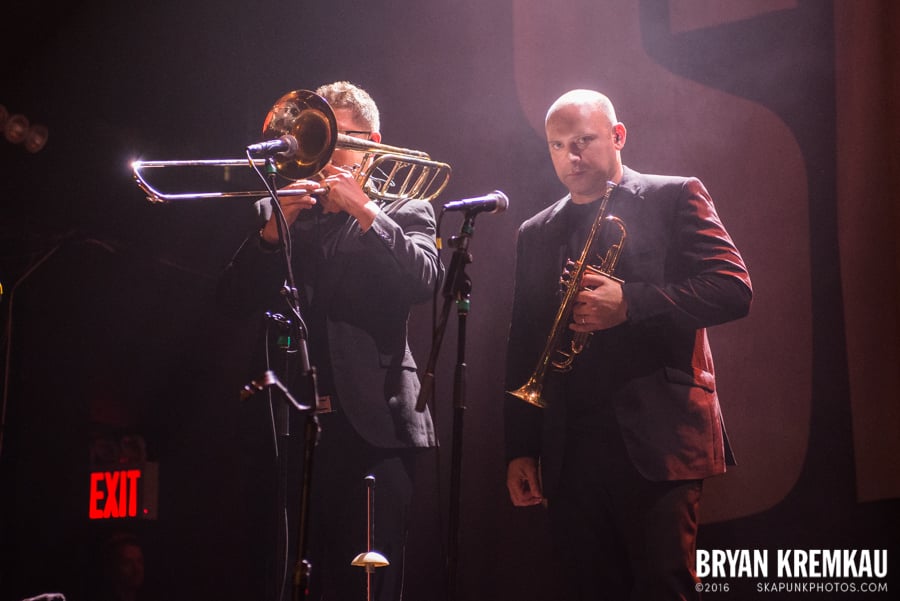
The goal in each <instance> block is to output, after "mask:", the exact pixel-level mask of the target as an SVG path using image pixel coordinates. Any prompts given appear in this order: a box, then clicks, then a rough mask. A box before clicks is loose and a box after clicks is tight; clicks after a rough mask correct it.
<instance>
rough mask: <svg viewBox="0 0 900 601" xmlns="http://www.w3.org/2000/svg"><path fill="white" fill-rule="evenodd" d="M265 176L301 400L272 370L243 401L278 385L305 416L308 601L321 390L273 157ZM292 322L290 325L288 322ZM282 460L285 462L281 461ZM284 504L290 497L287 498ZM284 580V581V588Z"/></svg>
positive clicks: (303, 573)
mask: <svg viewBox="0 0 900 601" xmlns="http://www.w3.org/2000/svg"><path fill="white" fill-rule="evenodd" d="M265 165H266V175H267V176H268V180H266V179H265V178H263V181H264V182H265V183H266V187H267V188H268V191H269V195H270V199H271V202H272V213H273V216H274V217H275V218H276V223H277V225H278V238H279V243H280V245H281V251H282V256H283V258H284V264H285V272H286V277H285V288H284V289H283V290H282V296H283V298H284V299H285V302H286V303H287V305H288V308H289V309H290V312H291V314H292V315H293V316H294V317H295V318H296V324H295V330H294V331H295V332H296V333H297V337H296V340H297V350H296V353H297V356H298V358H299V361H300V366H299V367H300V373H299V377H300V378H301V380H300V382H301V400H302V401H303V402H299V401H297V400H296V399H295V398H294V397H293V396H292V395H291V394H290V392H289V391H288V389H287V388H286V387H285V386H284V385H282V384H281V382H279V381H278V378H277V377H276V376H275V374H274V373H272V372H271V370H268V371H266V373H265V374H263V378H262V382H261V383H260V382H256V381H253V382H251V383H250V384H249V385H247V386H245V387H244V391H242V393H241V396H242V398H247V397H248V396H250V395H251V394H253V393H254V392H255V391H256V390H262V389H264V388H268V387H270V386H275V387H276V388H277V389H278V390H279V391H280V392H281V394H282V396H283V397H284V398H285V399H286V400H287V401H288V402H289V403H290V404H291V405H292V406H293V407H294V408H295V409H296V410H297V411H299V412H300V413H302V414H303V415H305V416H306V422H305V426H304V441H303V465H302V467H303V479H302V482H301V490H300V511H299V518H298V521H297V560H296V563H295V565H294V571H293V577H292V585H293V586H292V594H291V599H292V601H305V599H306V598H307V595H308V593H309V575H310V571H311V565H310V562H309V561H308V560H307V558H306V554H307V549H308V538H309V513H310V498H311V492H312V475H313V466H314V457H315V448H316V445H317V444H318V438H319V433H320V431H321V430H320V427H319V420H318V417H317V416H316V402H317V400H318V389H317V383H316V369H315V367H312V366H310V363H309V353H308V349H307V344H306V342H307V328H306V324H305V322H304V320H303V317H302V315H301V312H300V298H299V294H298V292H297V286H296V284H295V283H294V274H293V269H292V267H291V250H290V247H291V242H290V237H289V236H290V231H289V227H288V224H287V222H286V220H285V218H284V213H283V212H282V210H281V205H280V204H279V202H278V194H277V190H276V174H277V170H276V168H275V162H274V160H273V159H272V158H271V157H270V158H267V159H266V163H265ZM288 323H290V322H288ZM284 421H285V423H284V424H283V431H282V434H283V435H284V436H290V426H289V422H290V420H289V419H285V420H284ZM282 461H283V459H282ZM285 501H287V496H286V495H285ZM283 584H284V581H283V580H282V586H283ZM279 601H283V593H282V594H280V595H279Z"/></svg>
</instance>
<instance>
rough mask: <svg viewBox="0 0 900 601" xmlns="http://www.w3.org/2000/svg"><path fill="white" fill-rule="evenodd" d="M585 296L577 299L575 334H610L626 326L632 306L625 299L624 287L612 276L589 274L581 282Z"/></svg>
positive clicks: (581, 293)
mask: <svg viewBox="0 0 900 601" xmlns="http://www.w3.org/2000/svg"><path fill="white" fill-rule="evenodd" d="M581 285H582V286H583V288H582V290H581V292H579V293H578V294H577V295H576V296H575V306H574V307H573V309H572V323H571V324H569V329H571V330H573V331H575V332H593V331H595V330H607V329H609V328H612V327H614V326H617V325H619V324H620V323H624V322H625V320H626V319H627V312H628V303H626V302H625V297H624V296H622V283H621V282H620V281H618V280H616V279H613V278H611V277H609V276H605V275H602V274H599V273H591V272H590V271H586V272H585V274H584V277H582V278H581Z"/></svg>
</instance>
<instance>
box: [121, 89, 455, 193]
mask: <svg viewBox="0 0 900 601" xmlns="http://www.w3.org/2000/svg"><path fill="white" fill-rule="evenodd" d="M285 136H288V137H289V138H292V139H293V141H296V148H293V144H292V145H291V146H292V149H291V151H290V152H280V153H276V154H275V156H274V157H273V158H272V161H273V162H274V169H275V172H276V173H277V174H278V175H280V176H282V177H284V178H286V179H289V180H293V181H296V180H300V179H307V178H314V177H315V176H316V174H318V173H319V171H321V170H322V168H324V167H325V165H326V164H328V162H329V161H330V160H331V155H332V154H333V153H334V150H335V149H336V148H343V149H346V150H355V151H359V152H363V153H365V156H364V157H363V160H362V162H361V163H360V165H358V166H357V167H355V168H354V171H355V178H356V181H357V182H358V183H359V185H360V186H361V187H362V188H363V190H365V191H366V193H367V194H368V196H369V197H370V198H372V199H373V200H378V201H383V202H393V201H395V200H399V199H401V198H406V199H413V198H415V199H420V200H425V201H427V202H430V201H432V200H434V199H435V198H437V197H438V196H439V195H440V193H441V192H443V191H444V188H446V187H447V184H448V183H449V181H450V174H451V171H452V169H451V167H450V165H448V164H447V163H442V162H439V161H435V160H432V159H431V157H430V156H429V155H428V153H426V152H422V151H420V150H412V149H409V148H401V147H398V146H390V145H388V144H381V143H378V142H372V141H370V140H362V139H360V138H354V137H353V136H349V135H347V134H342V133H339V132H338V131H337V121H336V120H335V116H334V110H333V109H332V108H331V106H330V105H329V104H328V102H327V101H326V100H325V99H324V98H322V97H321V96H319V95H318V94H315V93H314V92H310V91H308V90H294V91H293V92H289V93H287V94H285V95H284V96H282V97H281V98H280V99H278V101H276V103H275V104H274V105H273V107H272V109H271V110H270V111H269V113H268V115H266V119H265V121H264V122H263V139H264V140H274V139H276V138H283V137H285ZM266 163H267V159H255V158H252V157H250V155H249V153H248V157H247V158H246V159H200V160H175V161H143V160H136V161H133V162H132V163H131V169H132V174H133V176H134V179H135V181H136V182H137V185H138V186H139V187H140V188H141V189H142V190H143V191H144V192H145V193H146V194H147V200H148V201H150V202H153V203H166V202H172V201H181V200H200V199H209V198H232V197H260V196H267V195H269V194H270V193H269V191H268V190H238V191H224V190H223V191H212V192H176V193H173V192H163V191H161V190H160V189H159V186H158V185H157V186H154V185H153V184H151V183H150V181H149V175H148V174H147V171H148V170H153V169H164V168H172V167H181V168H191V167H194V168H223V169H225V170H229V169H232V168H236V167H250V168H254V169H257V170H258V169H259V168H260V167H262V166H264V165H266ZM322 191H324V189H323V190H322ZM278 194H279V195H280V196H295V195H301V194H307V192H305V191H302V190H282V191H280V192H279V193H278Z"/></svg>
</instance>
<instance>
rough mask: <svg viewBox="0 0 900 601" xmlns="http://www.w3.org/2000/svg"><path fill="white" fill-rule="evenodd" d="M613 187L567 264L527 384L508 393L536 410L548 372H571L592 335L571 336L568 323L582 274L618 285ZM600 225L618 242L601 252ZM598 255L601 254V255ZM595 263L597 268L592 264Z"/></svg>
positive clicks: (544, 404) (620, 224)
mask: <svg viewBox="0 0 900 601" xmlns="http://www.w3.org/2000/svg"><path fill="white" fill-rule="evenodd" d="M615 188H616V184H615V183H613V182H607V186H606V191H605V192H604V194H603V196H602V197H601V199H600V207H599V209H598V211H597V216H596V218H595V219H594V222H593V224H592V225H591V230H590V233H589V234H588V237H587V241H586V242H585V245H584V247H583V248H582V250H581V254H580V255H579V257H578V259H577V260H575V261H570V262H569V263H568V264H567V269H566V271H565V273H564V274H563V277H562V283H563V284H564V289H563V298H562V302H561V303H560V306H559V309H557V311H556V317H555V319H554V320H553V327H552V328H551V329H550V335H549V336H547V340H546V342H545V343H544V350H543V352H542V353H541V355H540V357H539V358H538V362H537V365H536V366H535V368H534V371H532V373H531V376H529V378H528V381H526V382H525V384H523V385H522V386H521V387H519V388H517V389H516V390H510V391H508V392H509V394H511V395H513V396H514V397H516V398H518V399H521V400H523V401H525V402H526V403H529V404H531V405H534V406H536V407H540V408H542V409H543V408H546V407H547V405H548V403H547V401H546V400H545V399H544V398H543V390H544V380H545V379H546V377H547V374H548V373H549V372H550V370H551V369H552V370H555V371H558V372H562V373H564V372H567V371H570V370H571V369H572V364H573V363H574V361H575V359H576V357H578V355H580V354H581V353H582V352H583V351H584V349H585V348H586V347H587V345H588V343H589V342H590V337H591V334H592V332H574V333H573V332H571V330H569V322H570V321H571V320H572V310H573V309H574V307H575V299H576V296H577V295H578V293H579V292H580V290H581V278H582V276H584V274H585V273H586V272H592V273H599V274H602V275H605V276H608V277H611V278H613V279H616V280H618V281H620V282H621V280H619V279H618V278H616V277H615V276H614V273H615V269H616V265H617V264H618V261H619V256H620V255H621V252H622V247H623V246H624V244H625V238H626V236H627V232H626V229H625V224H624V223H623V222H622V220H621V219H619V218H618V217H615V216H612V215H607V214H606V212H607V210H606V207H607V204H608V203H609V197H610V196H611V195H612V192H613V190H614V189H615ZM604 223H610V224H612V225H613V226H615V227H616V228H617V229H618V234H619V236H618V239H617V240H616V241H615V242H614V243H613V244H611V245H609V246H608V247H606V249H605V251H603V249H602V248H601V246H600V245H601V235H600V234H601V231H602V229H603V224H604ZM601 251H603V252H602V254H601ZM596 260H599V263H598V264H596V265H595V264H592V261H596Z"/></svg>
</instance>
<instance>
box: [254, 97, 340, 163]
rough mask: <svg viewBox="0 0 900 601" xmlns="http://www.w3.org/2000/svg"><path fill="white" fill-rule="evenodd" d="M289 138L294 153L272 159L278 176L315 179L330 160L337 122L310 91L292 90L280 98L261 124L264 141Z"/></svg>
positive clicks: (329, 108)
mask: <svg viewBox="0 0 900 601" xmlns="http://www.w3.org/2000/svg"><path fill="white" fill-rule="evenodd" d="M284 135H291V136H293V137H294V138H295V139H296V140H297V151H296V152H294V153H293V154H292V155H291V156H284V155H281V154H276V155H275V157H274V158H275V167H276V169H277V170H278V173H279V174H281V175H284V176H285V177H288V178H290V179H294V180H298V179H305V178H308V177H310V176H312V175H315V174H316V173H318V172H319V171H321V170H322V168H323V167H325V165H326V164H327V163H328V161H329V160H330V159H331V155H332V153H333V152H334V149H335V146H336V144H337V139H338V133H337V121H336V120H335V117H334V111H333V110H332V109H331V106H330V105H329V104H328V102H327V101H326V100H325V99H324V98H322V97H321V96H319V95H318V94H316V93H314V92H310V91H309V90H294V91H293V92H288V93H287V94H285V95H284V96H282V97H281V98H279V99H278V100H277V101H276V102H275V104H274V105H273V106H272V108H271V109H270V110H269V113H268V115H266V119H265V121H263V140H274V139H276V138H280V137H281V136H284Z"/></svg>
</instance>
